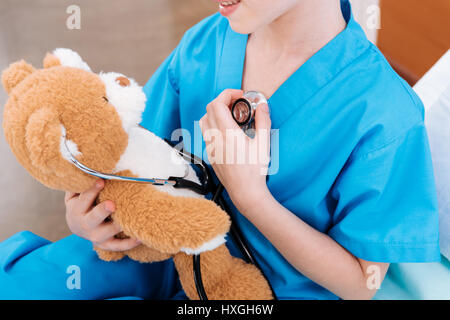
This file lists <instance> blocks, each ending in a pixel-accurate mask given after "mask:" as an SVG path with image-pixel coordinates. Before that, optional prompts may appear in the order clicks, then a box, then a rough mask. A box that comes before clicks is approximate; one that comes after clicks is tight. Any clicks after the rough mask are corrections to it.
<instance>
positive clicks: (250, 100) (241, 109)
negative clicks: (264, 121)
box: [231, 91, 268, 134]
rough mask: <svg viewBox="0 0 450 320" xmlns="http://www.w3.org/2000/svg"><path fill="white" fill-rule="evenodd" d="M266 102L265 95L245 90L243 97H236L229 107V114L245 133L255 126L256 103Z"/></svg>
mask: <svg viewBox="0 0 450 320" xmlns="http://www.w3.org/2000/svg"><path fill="white" fill-rule="evenodd" d="M262 103H265V104H268V103H267V99H266V97H265V96H264V95H263V94H262V93H260V92H257V91H247V92H245V93H244V95H243V97H242V98H240V99H237V100H236V101H235V102H234V103H233V106H232V107H231V115H232V116H233V119H234V121H236V123H237V124H238V125H239V127H241V129H242V130H244V132H246V133H247V134H249V133H251V131H252V130H249V129H254V127H255V112H256V108H257V107H258V105H260V104H262Z"/></svg>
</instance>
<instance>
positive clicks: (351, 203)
mask: <svg viewBox="0 0 450 320" xmlns="http://www.w3.org/2000/svg"><path fill="white" fill-rule="evenodd" d="M332 196H333V198H335V199H337V206H336V208H335V211H334V215H333V226H332V227H331V229H330V230H329V232H328V234H329V235H330V236H331V237H332V238H333V239H335V240H336V241H337V242H338V243H340V244H341V245H342V246H343V247H344V248H346V249H347V250H348V251H350V252H351V253H352V254H353V255H355V256H356V257H358V258H361V259H364V260H367V261H373V262H432V261H439V260H440V253H439V240H438V233H439V226H438V224H439V222H438V221H439V218H438V210H437V200H436V190H435V185H434V176H433V168H432V163H431V157H430V152H429V146H428V138H427V133H426V130H425V127H424V125H423V123H419V124H417V125H415V126H414V127H412V128H411V129H409V130H408V131H407V132H405V134H404V135H402V136H401V137H398V138H396V139H394V141H390V142H389V143H387V144H385V145H384V146H382V147H380V148H378V149H376V150H372V151H370V152H368V153H365V154H362V155H358V153H357V152H356V154H355V155H353V156H352V157H351V158H350V159H349V161H348V162H347V164H346V166H345V167H344V169H343V170H342V172H341V174H340V175H339V177H338V179H337V180H336V182H335V184H334V186H333V190H332Z"/></svg>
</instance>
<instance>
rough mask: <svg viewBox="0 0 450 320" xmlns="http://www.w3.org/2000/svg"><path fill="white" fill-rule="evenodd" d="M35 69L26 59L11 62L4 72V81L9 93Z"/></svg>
mask: <svg viewBox="0 0 450 320" xmlns="http://www.w3.org/2000/svg"><path fill="white" fill-rule="evenodd" d="M34 71H35V69H34V68H33V66H32V65H31V64H29V63H26V62H25V61H24V60H21V61H18V62H15V63H13V64H11V65H10V66H9V67H8V68H7V69H6V70H4V71H3V73H2V83H3V87H4V88H5V90H6V92H7V93H8V94H9V93H10V92H11V91H12V90H13V89H14V88H15V87H16V86H17V85H18V84H19V83H21V82H22V81H23V80H24V79H25V78H26V77H28V76H29V75H30V74H32V73H33V72H34Z"/></svg>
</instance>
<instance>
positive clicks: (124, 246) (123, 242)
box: [97, 238, 142, 251]
mask: <svg viewBox="0 0 450 320" xmlns="http://www.w3.org/2000/svg"><path fill="white" fill-rule="evenodd" d="M141 244H142V243H141V242H140V241H139V240H136V239H131V238H128V239H116V238H111V239H109V240H107V241H105V242H103V243H101V244H99V245H97V247H99V248H100V249H103V250H108V251H126V250H131V249H133V248H135V247H137V246H139V245H141Z"/></svg>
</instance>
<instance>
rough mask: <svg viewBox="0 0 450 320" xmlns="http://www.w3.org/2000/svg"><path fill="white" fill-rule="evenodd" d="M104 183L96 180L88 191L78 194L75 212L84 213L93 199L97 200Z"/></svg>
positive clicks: (90, 205)
mask: <svg viewBox="0 0 450 320" xmlns="http://www.w3.org/2000/svg"><path fill="white" fill-rule="evenodd" d="M104 185H105V182H104V181H103V180H101V179H99V180H97V181H96V182H95V183H94V185H93V186H92V187H90V188H89V189H88V190H86V191H84V192H82V193H80V196H79V197H78V201H77V205H76V206H77V208H76V209H77V212H81V213H86V212H87V211H88V210H89V208H90V207H92V204H93V203H94V201H95V199H96V198H97V196H98V194H99V192H100V191H101V190H102V189H103V187H104Z"/></svg>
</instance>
